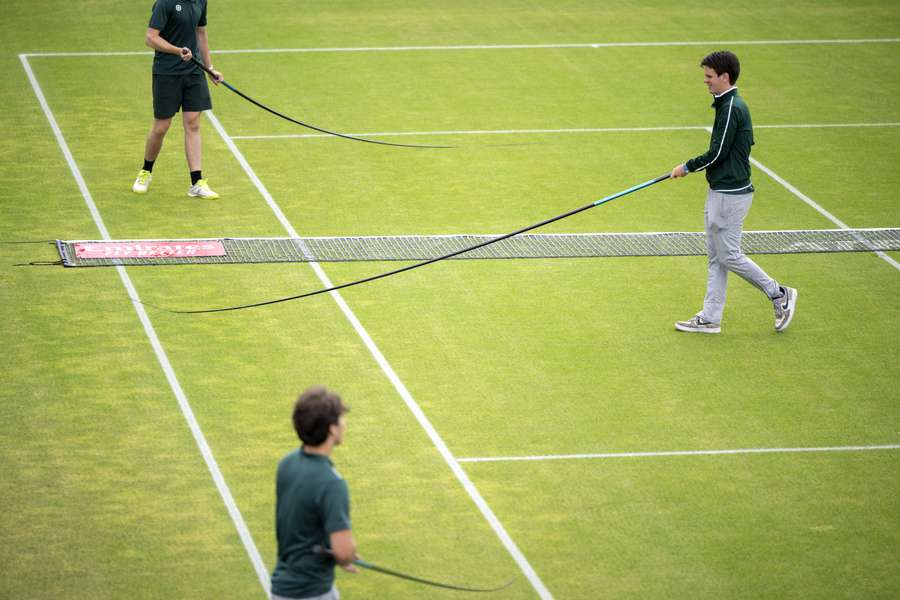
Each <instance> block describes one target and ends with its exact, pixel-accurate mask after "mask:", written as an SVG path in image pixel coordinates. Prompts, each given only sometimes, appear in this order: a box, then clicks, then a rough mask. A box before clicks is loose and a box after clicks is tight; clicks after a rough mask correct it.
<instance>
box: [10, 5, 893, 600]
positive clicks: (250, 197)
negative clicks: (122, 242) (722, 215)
mask: <svg viewBox="0 0 900 600" xmlns="http://www.w3.org/2000/svg"><path fill="white" fill-rule="evenodd" d="M151 4H152V3H151V2H149V0H148V1H147V2H129V3H113V2H105V1H101V0H92V1H82V2H77V3H72V2H69V3H64V2H59V1H57V0H48V1H46V2H42V3H38V4H34V3H32V4H16V5H11V6H9V7H6V9H5V13H6V14H5V17H6V18H5V19H4V20H3V23H2V25H0V32H2V36H3V39H4V41H5V43H4V45H5V47H6V48H7V52H6V53H5V54H4V55H3V56H2V57H0V72H2V74H3V84H2V87H0V100H2V103H3V106H4V110H3V113H2V116H0V121H2V127H3V132H4V133H5V135H4V136H3V137H2V140H0V174H2V185H0V200H2V204H3V210H2V220H0V241H22V240H52V239H70V240H75V239H80V240H93V239H101V238H102V234H101V232H100V230H99V229H98V224H97V222H96V221H95V216H94V215H92V213H91V211H90V210H89V208H88V204H89V203H93V204H94V205H95V206H96V217H97V218H99V219H102V222H103V224H104V225H105V227H106V229H107V230H108V232H109V236H110V237H111V238H113V239H144V238H152V239H197V238H212V237H222V236H231V237H284V236H287V235H291V232H290V231H289V230H288V228H293V230H295V231H296V232H297V233H299V234H300V235H303V236H362V235H406V234H462V233H506V232H509V231H513V230H515V229H517V228H519V227H523V226H525V225H528V224H530V223H534V222H537V221H540V220H542V219H545V218H548V217H551V216H553V215H556V214H559V213H562V212H565V211H567V210H569V209H572V208H575V207H577V206H580V205H583V204H585V203H587V202H590V201H592V200H596V199H599V198H602V197H604V196H606V195H608V194H612V193H614V192H617V191H619V190H622V189H625V188H628V187H630V186H632V185H634V184H637V183H640V182H642V181H645V180H648V179H651V178H653V177H655V176H658V175H661V174H664V173H666V172H668V171H669V170H671V168H672V167H673V166H674V165H675V164H677V163H679V162H681V161H684V160H685V159H687V158H689V157H691V156H696V155H697V154H700V153H701V152H702V151H703V150H704V149H705V147H706V145H707V144H708V139H709V133H708V132H707V131H706V130H704V129H703V128H704V127H706V126H709V125H711V123H712V116H713V115H712V110H710V108H709V97H708V95H707V93H706V90H705V88H704V86H703V83H702V70H701V69H700V68H699V67H698V66H697V65H698V63H699V60H700V59H701V58H702V57H703V56H704V55H705V54H706V53H708V52H710V51H712V50H717V49H721V48H723V47H727V48H729V49H731V50H733V51H734V52H736V53H737V54H738V56H739V57H740V58H741V63H742V74H741V78H740V81H739V82H738V85H739V87H740V90H741V94H742V95H743V96H744V97H745V98H746V100H747V102H748V104H749V106H750V108H751V111H752V114H753V122H754V126H755V128H756V129H755V134H756V146H755V147H754V149H753V155H752V157H753V159H754V160H755V161H756V162H755V163H754V174H753V181H754V185H755V186H756V190H757V191H756V196H755V198H754V200H755V201H754V206H753V209H752V210H751V212H750V216H749V218H748V220H747V222H746V228H747V229H750V230H780V229H785V230H789V229H827V228H834V227H838V225H837V224H836V223H835V221H833V220H831V219H829V217H828V216H826V214H824V213H828V214H829V215H831V216H832V217H833V218H834V219H837V220H839V221H840V222H842V223H844V224H846V225H847V226H849V227H859V228H863V227H897V226H898V225H900V203H898V200H897V190H898V189H900V170H898V169H897V165H898V164H900V100H898V96H900V79H898V78H897V77H896V76H895V73H896V72H897V70H898V68H900V38H898V37H897V31H900V6H897V5H895V4H893V3H887V2H867V1H860V2H850V1H844V2H837V1H834V2H822V1H816V2H813V1H801V2H795V3H784V2H774V1H770V0H760V1H757V2H754V3H753V4H752V6H751V5H742V6H735V7H734V8H717V9H715V10H713V9H711V7H710V5H709V4H708V3H699V2H692V1H691V2H679V3H669V2H646V3H641V4H640V6H636V7H631V6H628V4H627V3H612V2H589V1H586V0H557V1H554V2H538V1H536V0H535V1H526V0H508V1H492V0H481V1H479V2H474V1H470V0H459V1H454V2H413V1H410V0H389V1H385V2H363V1H358V0H346V1H342V2H326V1H321V0H317V1H312V2H304V3H296V2H288V1H285V0H266V1H262V2H256V3H244V2H235V1H225V0H212V1H211V2H210V7H209V34H210V45H211V47H212V49H213V51H214V52H215V51H227V52H222V53H219V54H215V57H216V67H217V68H218V69H220V70H221V71H222V72H223V73H224V75H225V78H226V80H228V81H229V82H231V83H233V84H234V85H235V86H237V87H238V88H240V89H241V90H242V91H245V92H246V93H248V94H250V95H252V96H254V97H257V98H258V99H259V100H261V101H262V102H265V103H267V104H269V105H270V106H272V107H274V108H277V109H278V110H280V111H282V112H284V113H286V114H288V115H292V116H296V117H297V118H300V119H302V120H306V121H309V122H311V123H314V124H317V125H321V126H323V127H326V128H331V129H334V130H336V131H341V132H347V133H358V134H368V135H369V136H371V137H377V138H378V139H384V140H387V141H398V142H403V143H422V144H428V143H437V144H447V145H454V146H458V148H456V149H452V150H415V149H402V148H387V147H377V146H372V145H368V144H360V143H356V142H351V141H347V140H340V139H335V138H325V137H309V136H308V135H307V134H311V133H312V132H310V131H307V130H304V129H301V128H299V127H295V126H292V125H290V124H288V123H285V122H283V121H280V120H278V119H276V118H275V117H273V116H271V115H269V114H267V113H264V112H263V111H260V110H259V109H257V108H255V107H253V106H251V105H250V104H248V103H246V102H245V101H243V100H241V99H240V98H238V97H237V96H235V95H234V94H231V93H230V92H228V90H226V89H224V88H222V87H219V88H216V89H213V90H212V94H213V103H214V110H213V111H212V113H211V114H207V116H205V117H204V118H203V124H202V128H203V144H204V147H203V159H204V161H203V162H204V165H203V171H204V174H205V175H207V176H208V177H209V178H210V182H211V184H212V186H213V187H214V188H215V189H216V191H218V192H219V193H220V194H221V195H222V198H221V199H220V200H218V201H215V202H210V201H200V200H197V199H193V198H187V197H186V195H185V192H186V190H187V187H188V185H189V183H190V181H189V179H188V173H187V168H186V165H185V161H184V155H183V150H182V132H181V126H180V121H179V119H178V118H176V120H175V123H174V124H173V128H172V131H170V133H169V136H168V138H167V140H166V145H165V146H164V148H163V152H162V154H161V156H160V158H159V160H158V161H157V164H156V168H155V169H154V181H153V184H152V188H151V190H150V192H149V194H147V195H145V196H137V195H134V194H133V193H132V192H131V191H130V185H131V183H132V181H133V179H134V176H135V174H136V172H137V170H138V169H139V168H140V165H141V159H142V156H141V155H142V151H143V144H144V138H145V136H146V133H147V130H148V128H149V125H150V120H151V118H152V109H151V96H150V64H151V60H152V56H151V54H150V53H149V52H147V49H146V48H145V47H144V46H143V43H142V40H143V35H144V32H145V29H146V23H147V19H148V16H149V11H150V5H151ZM595 46H596V47H595ZM39 94H40V95H42V97H43V98H44V99H45V100H46V105H45V106H42V104H41V102H40V101H39ZM53 124H55V125H56V126H57V127H58V134H59V136H60V137H57V135H56V133H55V131H54V129H53ZM417 132H418V133H417ZM501 132H502V133H501ZM399 134H411V135H399ZM64 148H65V151H67V152H69V153H70V159H71V160H69V159H67V156H66V154H65V152H64ZM73 167H74V169H73ZM79 179H80V180H79ZM705 189H706V185H705V181H704V179H703V178H702V177H701V176H696V175H695V176H691V177H688V178H687V179H684V180H678V181H675V182H672V181H665V182H662V183H660V184H657V185H655V186H653V187H650V188H648V189H646V190H642V191H640V192H637V193H635V194H633V195H630V196H627V197H625V198H622V199H620V200H617V201H615V202H612V203H610V204H608V205H604V206H601V207H598V208H596V209H594V210H591V211H588V212H585V213H582V214H579V215H577V216H575V217H572V218H571V219H566V220H563V221H561V222H558V223H556V224H554V225H552V226H550V227H548V228H547V229H546V231H548V232H667V231H700V230H702V229H703V204H702V203H703V199H704V197H705ZM812 203H815V204H816V205H818V206H819V207H820V208H821V210H817V209H816V208H815V207H814V206H812ZM276 207H277V209H279V210H280V211H281V212H282V213H283V220H279V218H278V216H277V215H276V211H275V208H276ZM55 258H57V256H56V255H55V250H54V249H53V248H52V247H51V246H49V245H47V244H0V299H2V301H0V307H2V314H0V317H2V318H0V339H2V341H3V345H4V350H5V353H6V355H7V361H6V368H5V369H4V377H3V379H4V385H3V386H2V392H0V393H2V411H3V412H2V414H3V418H2V419H0V469H2V471H3V477H2V478H0V505H2V506H3V508H4V510H2V511H0V539H2V540H3V544H2V546H0V598H55V597H67V598H69V597H71V598H120V597H135V598H265V597H266V595H265V589H264V582H263V579H264V578H265V577H266V573H267V572H270V570H271V568H272V566H273V564H274V559H275V536H274V531H273V526H274V469H275V466H276V463H277V461H278V459H279V458H280V457H281V456H283V455H284V454H285V453H286V452H287V451H288V450H290V449H291V448H292V447H294V445H295V443H296V438H295V435H294V433H293V430H292V429H291V423H290V411H291V407H292V403H293V400H294V398H295V397H296V395H297V394H298V393H299V392H300V391H302V389H304V388H305V387H307V386H308V385H311V384H314V383H324V384H326V385H328V386H331V387H333V388H335V389H336V390H338V391H339V392H340V393H341V394H342V396H343V397H344V399H345V400H346V401H347V403H348V404H350V406H351V407H352V412H351V413H350V415H349V431H348V438H347V441H346V443H345V444H344V445H343V446H341V447H340V448H339V449H338V450H337V451H336V453H335V455H334V459H335V462H336V465H337V467H338V469H339V470H340V471H341V473H342V474H343V475H344V477H345V478H346V479H347V480H348V482H349V485H350V490H351V499H352V510H353V512H352V517H353V529H354V535H355V537H356V541H357V543H358V545H359V550H360V554H361V555H362V556H363V557H364V558H366V559H367V560H370V561H371V562H374V563H378V564H383V565H385V566H388V567H393V568H396V569H398V570H405V571H408V572H412V573H414V574H417V575H420V576H422V577H427V578H431V579H439V580H445V581H452V582H457V583H460V584H463V585H491V584H499V583H502V582H504V581H507V580H509V579H511V578H513V577H516V581H515V583H514V584H513V585H512V586H510V587H509V588H508V589H506V590H504V591H503V592H500V593H497V594H494V595H492V596H489V597H497V598H538V597H545V598H549V597H553V598H558V599H568V598H573V599H574V598H578V599H582V598H584V599H593V598H823V599H825V598H829V599H830V598H895V597H897V595H898V592H900V570H898V569H897V556H898V555H900V501H898V498H900V479H898V477H897V474H898V472H900V449H898V446H900V392H898V383H900V343H898V340H900V304H898V302H897V298H898V297H900V270H898V268H897V261H898V260H900V253H898V252H892V253H888V254H886V255H884V256H878V255H875V254H872V253H845V254H801V255H772V256H763V257H756V258H755V260H756V261H757V262H758V263H759V264H760V265H761V266H762V267H763V268H764V269H766V270H767V271H769V272H770V273H772V274H773V276H775V277H777V278H778V279H779V280H783V281H784V282H785V283H787V284H788V285H791V286H794V287H796V288H797V289H798V290H799V291H800V300H799V305H798V313H797V317H796V319H795V320H794V322H793V324H792V325H791V328H790V329H789V330H788V331H786V332H784V333H783V334H775V332H774V331H773V329H772V314H771V313H772V309H771V304H770V303H768V302H766V301H765V299H764V298H763V297H762V296H761V295H760V294H759V292H758V291H756V290H755V289H753V288H751V287H750V286H749V285H747V284H745V283H744V282H742V281H740V280H738V279H737V278H736V277H731V281H730V286H729V298H728V306H727V309H726V314H725V319H724V321H723V333H722V334H721V335H719V336H691V335H687V334H680V333H678V332H676V331H675V330H674V329H673V323H674V321H675V320H677V319H682V318H687V317H688V316H690V315H691V314H693V313H694V312H696V310H697V309H698V308H699V305H700V303H701V301H702V295H703V291H704V289H705V279H706V262H705V259H704V258H701V257H643V258H581V259H552V260H551V259H546V260H543V259H532V260H503V261H493V260H486V261H465V260H459V261H445V262H441V263H438V264H435V265H432V266H429V267H426V268H423V269H419V270H416V271H411V272H409V273H405V274H403V275H400V276H397V277H394V278H388V279H384V280H381V281H378V282H373V283H371V284H367V285H363V286H358V287H354V288H350V289H347V290H346V291H345V292H343V293H342V294H341V298H342V302H343V303H340V302H338V301H336V300H335V299H334V298H332V297H329V296H326V295H322V296H318V297H315V298H310V299H307V300H302V301H299V302H292V303H285V304H280V305H275V306H272V307H266V308H261V309H253V310H246V311H237V312H234V313H224V314H213V315H196V316H184V315H172V314H169V313H166V312H163V311H158V310H152V309H147V310H146V319H142V315H141V312H140V311H139V310H138V309H136V308H135V305H133V304H132V302H131V301H130V300H129V297H128V295H129V292H128V291H127V290H126V287H125V285H124V281H125V279H123V278H124V277H125V276H124V275H120V274H119V272H118V271H117V270H116V269H114V268H92V269H63V268H62V267H52V266H20V265H21V264H23V263H29V262H31V261H40V260H54V259H55ZM395 266H396V265H392V264H387V263H373V262H360V263H336V264H327V265H322V266H321V269H322V272H323V273H324V274H325V275H327V278H328V279H329V280H330V281H331V282H333V283H343V282H347V281H351V280H354V279H357V278H361V277H365V276H368V275H372V274H376V273H378V272H381V271H385V270H388V269H390V268H394V267H395ZM122 273H125V274H127V281H128V282H130V284H131V285H133V289H134V291H135V292H136V293H137V295H138V296H139V297H140V299H141V300H142V301H144V302H146V303H148V304H153V305H159V306H165V307H168V308H207V307H216V306H226V305H232V304H242V303H247V302H257V301H261V300H266V299H270V298H276V297H280V296H287V295H292V294H298V293H301V292H303V291H307V290H309V291H311V290H314V289H318V288H320V287H323V280H322V279H320V278H319V277H318V276H317V273H316V272H315V271H314V270H313V269H311V268H310V266H309V265H307V264H302V263H296V264H281V265H272V264H270V265H209V266H205V265H186V266H165V267H135V268H128V269H125V270H123V271H122ZM697 338H700V339H697ZM157 342H158V343H157ZM10 358H11V359H10ZM734 450H743V451H744V452H740V453H730V452H726V451H734ZM776 450H777V451H776ZM337 583H338V587H339V588H340V589H341V592H342V597H343V598H347V599H351V600H352V599H356V598H391V599H393V598H401V599H402V598H452V597H460V594H459V593H458V592H457V593H454V592H449V591H440V590H435V589H433V588H423V587H420V586H417V585H415V584H412V583H409V582H404V581H400V580H398V579H393V578H389V577H385V576H382V575H379V574H376V573H372V572H363V573H360V574H358V575H348V574H345V573H343V572H339V574H338V581H337Z"/></svg>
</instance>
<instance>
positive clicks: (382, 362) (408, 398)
mask: <svg viewBox="0 0 900 600" xmlns="http://www.w3.org/2000/svg"><path fill="white" fill-rule="evenodd" d="M205 112H206V116H207V117H209V120H210V121H211V122H212V124H213V127H215V129H216V131H217V132H218V133H219V136H221V138H222V140H223V141H224V142H225V144H226V145H227V146H228V149H229V150H231V153H232V154H233V155H234V157H235V158H236V159H237V161H238V163H239V164H240V165H241V167H242V168H243V169H244V172H245V173H246V174H247V176H248V177H249V178H250V180H251V181H252V182H253V185H254V186H255V187H256V189H257V190H258V191H259V193H260V194H261V195H262V197H263V198H264V199H265V201H266V204H268V205H269V208H271V209H272V212H273V213H274V214H275V216H276V218H277V219H278V221H279V222H280V223H281V225H282V227H284V229H285V231H286V232H287V234H288V235H289V236H290V237H292V238H299V237H300V235H299V234H298V233H297V230H296V229H294V226H293V225H291V223H290V221H288V219H287V217H286V216H285V215H284V212H282V210H281V207H280V206H279V205H278V203H277V202H275V199H274V198H273V197H272V195H271V194H270V193H269V190H268V189H267V188H266V186H265V185H264V184H263V182H262V181H261V180H260V179H259V177H257V175H256V172H255V171H254V170H253V168H252V167H251V166H250V163H249V162H247V159H246V158H245V157H244V155H243V153H242V152H241V151H240V150H239V149H238V147H237V145H236V144H235V143H234V141H233V140H232V139H231V137H230V136H229V135H228V133H227V132H226V131H225V128H224V127H223V126H222V123H221V122H220V121H219V119H218V118H217V117H216V116H215V115H214V114H213V112H212V111H211V110H208V111H205ZM308 264H309V265H310V267H312V269H313V271H314V272H315V274H316V276H317V277H318V278H319V281H321V282H322V285H323V286H325V287H332V286H333V284H332V282H331V280H330V279H329V278H328V275H326V274H325V271H324V270H322V267H321V266H320V265H319V263H317V262H310V263H308ZM329 294H330V295H331V297H332V299H334V301H335V302H336V303H337V305H338V307H340V309H341V312H343V313H344V316H345V317H346V318H347V320H348V321H349V322H350V324H351V325H352V326H353V329H354V330H355V331H356V333H357V334H358V335H359V337H360V339H362V341H363V343H364V344H365V346H366V348H368V350H369V352H370V353H371V354H372V356H373V357H374V358H375V362H377V363H378V366H379V367H381V370H382V371H383V372H384V374H385V375H386V376H387V378H388V380H389V381H390V382H391V384H393V386H394V389H396V390H397V393H399V394H400V397H401V398H403V401H404V402H405V403H406V406H407V407H408V408H409V410H410V411H411V412H412V413H413V415H414V416H415V417H416V420H417V421H418V422H419V425H421V427H422V429H424V430H425V433H426V434H427V435H428V437H429V439H431V442H432V443H433V444H434V446H435V448H437V450H438V452H439V453H440V455H441V457H442V458H443V459H444V462H446V463H447V465H448V466H449V467H450V470H451V471H452V472H453V474H454V475H455V476H456V478H457V479H458V480H459V482H460V483H461V484H462V486H463V488H464V489H465V490H466V492H467V493H468V494H469V497H470V498H471V499H472V501H473V502H474V503H475V505H476V506H477V507H478V509H479V510H480V511H481V514H482V515H483V516H484V518H485V519H486V520H487V522H488V524H489V525H490V526H491V528H492V529H493V530H494V533H496V534H497V537H498V538H500V541H501V542H502V543H503V545H504V546H505V547H506V550H507V552H509V554H510V556H512V558H513V560H515V561H516V564H518V566H519V569H520V570H521V571H522V573H523V574H524V575H525V577H526V578H527V579H528V581H529V582H530V583H531V586H532V587H533V588H534V589H535V591H536V592H537V593H538V595H539V596H540V597H541V598H543V599H544V600H551V599H552V598H553V596H552V595H551V594H550V591H549V590H548V589H547V587H546V586H545V585H544V583H543V581H541V578H540V577H539V576H538V574H537V573H536V572H535V570H534V569H533V568H532V566H531V564H529V562H528V559H527V558H525V555H524V554H522V551H521V550H519V547H518V546H517V545H516V543H515V542H514V541H513V539H512V537H510V535H509V533H507V531H506V529H505V528H504V527H503V524H502V523H500V520H499V519H498V518H497V516H496V515H495V514H494V511H493V510H491V508H490V506H488V503H487V501H485V499H484V498H483V497H482V496H481V493H480V492H479V491H478V489H477V488H476V487H475V484H474V483H472V481H471V480H470V479H469V476H468V475H467V474H466V472H465V471H464V470H463V468H462V467H461V466H460V464H459V461H458V460H457V459H456V457H455V456H454V455H453V453H452V452H451V451H450V449H449V448H448V447H447V444H446V443H445V442H444V440H443V438H441V436H440V434H439V433H438V432H437V430H436V429H435V428H434V426H433V425H432V424H431V421H429V420H428V417H427V416H425V413H424V412H423V411H422V409H421V407H420V406H419V404H418V403H417V402H416V401H415V399H414V398H413V397H412V394H411V393H410V392H409V390H408V389H407V388H406V385H405V384H404V383H403V381H402V380H401V379H400V377H399V376H398V375H397V373H396V372H395V371H394V369H393V367H392V366H391V365H390V363H388V361H387V359H386V358H385V357H384V354H382V352H381V350H380V349H379V348H378V346H377V345H376V344H375V341H374V340H373V339H372V337H371V336H370V335H369V333H368V331H366V328H365V327H363V325H362V323H361V322H360V321H359V319H358V318H357V317H356V314H355V313H354V312H353V310H352V309H351V308H350V306H348V305H347V303H346V302H345V301H344V298H343V297H342V296H341V294H340V292H336V291H335V292H329Z"/></svg>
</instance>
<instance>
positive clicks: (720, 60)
mask: <svg viewBox="0 0 900 600" xmlns="http://www.w3.org/2000/svg"><path fill="white" fill-rule="evenodd" d="M700 66H701V67H709V68H710V69H712V70H713V71H715V72H716V75H721V74H722V73H728V77H729V79H730V81H731V85H734V84H736V83H737V80H738V77H739V76H740V74H741V61H739V60H738V57H737V56H735V55H734V53H733V52H729V51H728V50H719V51H718V52H713V53H711V54H707V55H706V56H705V57H704V58H703V60H701V61H700Z"/></svg>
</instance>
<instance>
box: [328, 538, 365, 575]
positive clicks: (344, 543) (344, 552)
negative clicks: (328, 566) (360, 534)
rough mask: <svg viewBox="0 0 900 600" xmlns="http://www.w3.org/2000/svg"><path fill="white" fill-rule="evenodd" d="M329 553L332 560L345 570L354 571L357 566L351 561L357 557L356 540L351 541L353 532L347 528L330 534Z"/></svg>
mask: <svg viewBox="0 0 900 600" xmlns="http://www.w3.org/2000/svg"><path fill="white" fill-rule="evenodd" d="M330 541H331V554H332V556H334V561H335V562H336V563H337V564H338V565H340V567H341V568H342V569H344V570H345V571H350V572H351V573H355V572H356V571H357V568H356V567H355V566H353V561H354V560H356V559H357V558H359V557H358V556H357V555H356V542H354V541H353V532H352V531H351V530H349V529H343V530H341V531H335V532H334V533H332V534H331V536H330Z"/></svg>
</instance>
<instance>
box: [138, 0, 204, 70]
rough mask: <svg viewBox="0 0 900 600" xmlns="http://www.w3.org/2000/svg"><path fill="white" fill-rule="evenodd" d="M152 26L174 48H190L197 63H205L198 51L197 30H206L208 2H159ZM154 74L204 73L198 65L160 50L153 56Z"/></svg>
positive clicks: (152, 19)
mask: <svg viewBox="0 0 900 600" xmlns="http://www.w3.org/2000/svg"><path fill="white" fill-rule="evenodd" d="M148 26H149V27H152V28H153V29H158V30H159V36H160V37H161V38H162V39H164V40H166V41H167V42H169V43H170V44H172V45H173V46H177V47H178V48H190V49H191V52H193V53H194V56H196V57H197V60H200V61H202V60H203V57H202V56H200V51H199V49H198V48H197V28H198V27H206V0H156V2H154V3H153V9H152V11H151V13H150V24H149V25H148ZM153 72H154V73H156V74H159V75H187V74H189V73H202V71H201V70H200V67H198V66H197V65H195V64H194V63H192V62H190V61H188V62H185V61H183V60H181V57H180V56H178V55H175V54H167V53H165V52H160V51H159V50H157V51H156V54H155V55H154V57H153Z"/></svg>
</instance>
